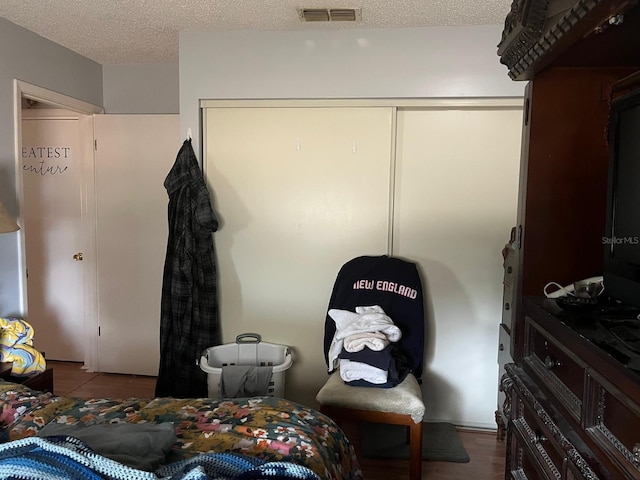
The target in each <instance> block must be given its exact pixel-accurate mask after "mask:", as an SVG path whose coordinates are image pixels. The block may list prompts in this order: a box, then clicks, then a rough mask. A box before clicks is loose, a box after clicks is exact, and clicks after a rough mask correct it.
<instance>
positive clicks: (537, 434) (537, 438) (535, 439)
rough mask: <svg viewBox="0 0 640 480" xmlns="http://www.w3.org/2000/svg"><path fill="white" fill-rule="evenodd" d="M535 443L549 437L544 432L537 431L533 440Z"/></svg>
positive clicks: (544, 440)
mask: <svg viewBox="0 0 640 480" xmlns="http://www.w3.org/2000/svg"><path fill="white" fill-rule="evenodd" d="M533 441H534V442H535V443H542V442H546V441H547V437H545V436H544V435H543V434H542V433H540V432H536V433H535V438H534V440H533Z"/></svg>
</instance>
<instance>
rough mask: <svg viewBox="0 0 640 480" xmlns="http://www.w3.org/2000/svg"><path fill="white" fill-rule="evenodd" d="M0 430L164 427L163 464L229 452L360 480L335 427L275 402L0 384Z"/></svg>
mask: <svg viewBox="0 0 640 480" xmlns="http://www.w3.org/2000/svg"><path fill="white" fill-rule="evenodd" d="M0 405H1V407H2V408H1V410H0V425H2V426H3V427H4V429H5V432H7V434H8V437H9V438H8V439H9V440H17V439H20V438H25V437H30V436H35V435H37V434H38V432H39V430H40V429H42V428H43V427H44V426H45V425H47V424H48V423H50V422H56V423H59V424H65V425H85V426H91V425H97V424H104V423H125V422H126V423H143V422H151V423H164V422H171V423H172V424H173V425H174V428H175V433H176V437H177V441H176V443H175V445H174V447H173V450H172V452H171V459H169V460H170V461H176V460H180V459H185V458H190V457H193V456H195V455H197V454H198V453H207V452H213V453H216V452H233V453H238V454H242V455H247V456H252V457H257V458H260V459H262V460H265V461H287V462H292V463H296V464H299V465H303V466H306V467H308V468H309V469H311V470H313V471H314V472H315V473H316V474H318V476H319V477H320V478H322V479H326V480H361V479H362V473H361V471H360V468H359V465H358V462H357V459H356V456H355V452H354V449H353V446H352V445H351V443H350V442H349V440H348V439H347V438H346V437H345V435H344V433H343V432H342V431H341V430H340V429H339V428H338V427H337V426H336V424H335V423H334V422H333V421H332V420H331V419H329V418H328V417H326V416H325V415H323V414H321V413H320V412H318V411H316V410H313V409H311V408H309V407H305V406H303V405H300V404H297V403H294V402H291V401H289V400H286V399H282V398H273V397H251V398H234V399H228V400H212V399H207V398H200V399H174V398H155V399H152V400H143V399H127V400H116V399H105V398H100V399H80V398H73V397H59V396H55V395H52V394H50V393H42V392H36V391H33V390H31V389H29V388H28V387H25V386H24V385H19V384H14V383H10V382H4V381H0Z"/></svg>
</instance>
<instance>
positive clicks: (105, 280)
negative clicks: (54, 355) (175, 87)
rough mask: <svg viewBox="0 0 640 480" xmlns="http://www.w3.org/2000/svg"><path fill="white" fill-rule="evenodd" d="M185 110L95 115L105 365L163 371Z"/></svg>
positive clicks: (149, 372) (126, 369) (110, 368)
mask: <svg viewBox="0 0 640 480" xmlns="http://www.w3.org/2000/svg"><path fill="white" fill-rule="evenodd" d="M179 128H180V127H179V116H178V115H99V116H96V117H95V132H96V133H95V137H96V141H97V150H96V161H95V163H96V165H95V177H96V218H97V231H96V238H97V241H96V257H97V269H96V270H97V281H98V323H99V337H98V355H97V356H98V361H97V364H98V370H99V371H101V372H116V373H130V374H139V375H157V374H158V367H159V362H160V352H159V349H160V301H161V296H162V292H161V291H162V273H163V267H164V259H165V254H166V246H167V236H168V227H167V205H168V196H167V192H166V190H165V188H164V179H165V177H166V176H167V174H168V173H169V170H170V169H171V166H172V165H173V162H174V161H175V159H176V154H177V152H178V150H179V148H180V145H181V140H180V135H179Z"/></svg>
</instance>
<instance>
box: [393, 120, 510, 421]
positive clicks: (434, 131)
mask: <svg viewBox="0 0 640 480" xmlns="http://www.w3.org/2000/svg"><path fill="white" fill-rule="evenodd" d="M521 125H522V108H520V107H512V108H497V107H496V108H487V107H475V108H472V107H469V108H456V109H419V110H418V109H416V110H401V111H399V112H398V151H397V174H396V197H395V215H394V241H393V245H394V252H393V253H394V254H395V255H399V256H406V257H408V258H411V259H413V260H415V261H417V262H418V263H419V264H420V266H421V268H422V271H423V274H424V277H425V278H424V281H425V285H424V286H425V288H426V289H427V291H426V292H425V294H426V295H427V296H428V299H429V302H430V305H431V308H430V311H431V312H430V313H431V318H429V319H428V323H429V329H428V337H427V347H426V348H427V352H426V355H427V359H426V362H425V374H424V376H423V379H424V382H423V385H424V387H423V392H424V397H425V404H426V405H428V407H427V414H426V415H427V418H428V419H432V420H445V421H451V422H454V423H456V424H457V425H458V424H459V425H468V426H477V427H483V428H495V420H494V411H495V402H496V395H497V387H498V379H497V375H498V366H497V362H496V356H497V347H498V329H497V326H498V324H499V323H500V319H501V306H502V279H503V273H504V272H503V268H502V256H501V250H502V247H503V246H504V244H505V239H508V238H509V233H510V231H511V227H512V226H513V225H515V220H516V207H517V194H518V192H517V189H518V175H519V158H520V129H521Z"/></svg>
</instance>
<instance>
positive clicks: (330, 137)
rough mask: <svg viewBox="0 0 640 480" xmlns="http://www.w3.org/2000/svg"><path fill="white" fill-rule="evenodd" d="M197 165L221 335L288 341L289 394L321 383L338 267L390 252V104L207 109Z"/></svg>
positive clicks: (305, 392)
mask: <svg viewBox="0 0 640 480" xmlns="http://www.w3.org/2000/svg"><path fill="white" fill-rule="evenodd" d="M205 112H206V113H205V130H206V132H205V141H206V144H205V173H206V176H207V181H208V184H209V186H210V188H211V192H212V194H213V199H214V209H215V210H216V213H217V214H218V215H219V217H220V219H221V227H220V230H219V231H218V232H217V233H215V235H214V236H215V243H216V249H217V257H218V259H219V283H218V284H219V296H220V310H221V321H222V329H223V337H224V340H225V342H229V341H233V340H234V339H235V336H236V335H237V334H239V333H243V332H257V333H260V334H261V335H262V336H263V340H264V341H268V342H272V343H285V344H289V345H292V346H293V347H294V354H295V361H294V366H293V367H292V369H291V370H290V372H288V373H287V387H286V394H287V397H289V398H293V399H295V400H298V401H301V402H303V403H307V404H313V403H314V402H315V400H314V396H315V392H316V391H317V389H318V388H319V386H321V385H322V382H323V381H324V378H325V377H324V371H326V370H325V369H324V364H323V362H322V360H321V359H322V355H323V352H322V338H323V328H324V319H325V314H326V308H327V304H328V301H329V296H330V294H331V289H332V286H333V282H334V280H335V277H336V274H337V273H338V269H339V268H340V267H341V266H342V264H343V263H345V262H346V261H347V260H349V259H350V258H352V257H355V256H358V255H365V254H384V253H386V252H387V237H388V227H389V222H388V218H389V188H390V187H389V171H390V158H391V155H390V152H391V145H392V143H391V126H392V111H391V109H390V108H340V109H338V108H207V109H206V110H205Z"/></svg>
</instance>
